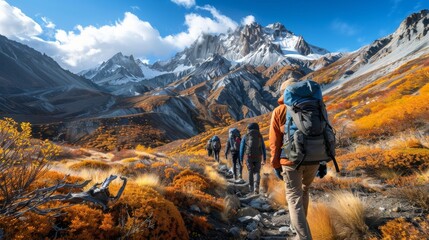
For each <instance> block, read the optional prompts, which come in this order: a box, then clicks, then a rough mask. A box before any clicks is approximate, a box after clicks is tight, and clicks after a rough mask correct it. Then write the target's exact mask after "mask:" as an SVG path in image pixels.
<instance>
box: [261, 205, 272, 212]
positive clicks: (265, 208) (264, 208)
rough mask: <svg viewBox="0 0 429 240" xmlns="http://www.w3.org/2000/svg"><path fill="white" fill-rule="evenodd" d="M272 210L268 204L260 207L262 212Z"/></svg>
mask: <svg viewBox="0 0 429 240" xmlns="http://www.w3.org/2000/svg"><path fill="white" fill-rule="evenodd" d="M272 209H273V208H272V207H271V205H269V204H264V205H262V210H264V211H267V212H268V211H271V210H272Z"/></svg>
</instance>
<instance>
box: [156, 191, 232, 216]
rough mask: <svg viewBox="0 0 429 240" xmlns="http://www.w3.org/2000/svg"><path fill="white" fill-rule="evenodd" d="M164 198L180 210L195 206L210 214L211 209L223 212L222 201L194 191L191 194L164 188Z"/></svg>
mask: <svg viewBox="0 0 429 240" xmlns="http://www.w3.org/2000/svg"><path fill="white" fill-rule="evenodd" d="M164 195H165V198H167V199H168V200H170V201H172V202H173V203H174V204H175V205H176V206H178V207H179V208H181V209H189V207H190V206H192V205H196V206H198V207H199V208H200V209H201V210H202V211H203V212H206V213H210V212H211V210H212V209H216V210H218V211H223V210H224V205H223V200H222V199H219V198H216V197H213V196H211V195H209V194H207V193H204V192H201V191H198V190H194V191H192V192H183V191H182V190H181V189H177V188H175V187H166V188H165V193H164Z"/></svg>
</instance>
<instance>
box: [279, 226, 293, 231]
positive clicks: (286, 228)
mask: <svg viewBox="0 0 429 240" xmlns="http://www.w3.org/2000/svg"><path fill="white" fill-rule="evenodd" d="M289 230H290V228H289V227H288V226H284V227H281V228H279V232H281V233H287V232H289Z"/></svg>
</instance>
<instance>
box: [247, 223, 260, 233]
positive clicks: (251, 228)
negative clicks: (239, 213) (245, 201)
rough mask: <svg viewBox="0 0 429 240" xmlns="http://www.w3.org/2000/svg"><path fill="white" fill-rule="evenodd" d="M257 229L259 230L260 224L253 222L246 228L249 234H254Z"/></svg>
mask: <svg viewBox="0 0 429 240" xmlns="http://www.w3.org/2000/svg"><path fill="white" fill-rule="evenodd" d="M256 229H258V223H257V222H251V223H249V224H247V226H246V230H247V231H249V232H252V231H254V230H256Z"/></svg>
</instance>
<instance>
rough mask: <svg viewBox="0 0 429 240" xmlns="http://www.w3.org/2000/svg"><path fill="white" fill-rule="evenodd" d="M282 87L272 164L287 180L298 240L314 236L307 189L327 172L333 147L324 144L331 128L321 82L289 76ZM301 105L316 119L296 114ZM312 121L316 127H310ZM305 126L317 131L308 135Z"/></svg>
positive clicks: (274, 126) (273, 130) (273, 119)
mask: <svg viewBox="0 0 429 240" xmlns="http://www.w3.org/2000/svg"><path fill="white" fill-rule="evenodd" d="M283 90H284V94H283V95H282V96H281V97H280V99H279V100H278V103H279V104H280V106H278V107H277V108H275V109H274V111H273V114H272V117H271V124H270V132H269V141H270V149H271V165H272V167H273V168H274V172H275V175H276V176H277V177H278V178H279V179H281V180H284V182H285V188H286V200H287V203H288V208H289V213H290V220H291V228H294V229H295V231H296V233H297V235H296V237H295V239H312V237H311V232H310V229H309V227H308V223H307V219H306V216H307V211H308V203H309V192H308V191H309V187H310V185H311V183H312V182H313V180H314V178H315V176H316V175H318V176H319V177H321V178H322V177H323V176H325V175H326V161H329V159H330V156H327V155H328V154H330V153H328V152H327V151H326V148H328V147H329V148H331V146H326V145H325V144H327V143H326V142H327V141H326V140H325V139H326V135H327V134H325V132H328V129H331V128H330V124H329V121H328V120H327V114H326V109H325V107H324V104H323V99H322V91H321V89H320V86H319V84H317V83H316V82H314V81H311V80H306V81H301V82H297V81H296V80H295V79H288V80H287V81H286V82H284V83H283V84H282V86H281V91H280V92H281V93H282V92H283ZM311 104H315V105H311ZM322 105H323V107H322ZM308 106H309V107H308ZM300 107H302V108H306V109H311V110H308V112H311V113H314V114H310V116H316V118H314V119H313V118H311V121H310V120H309V119H307V118H306V117H307V116H305V114H306V113H304V112H301V113H297V112H298V111H299V109H300ZM312 110H314V111H315V112H312ZM323 111H324V113H323ZM296 116H298V117H296ZM303 118H306V120H308V121H306V122H305V123H303V122H302V121H300V120H302V119H303ZM295 121H296V122H295ZM297 122H298V123H297ZM313 122H314V126H311V125H312V123H313ZM303 125H306V126H307V125H310V126H307V127H308V128H309V129H311V130H314V131H313V132H311V134H308V135H307V134H304V133H303V132H302V131H304V132H305V133H308V132H307V131H306V130H308V129H307V128H305V127H304V129H303ZM317 131H319V132H317ZM316 132H317V134H318V135H317V134H316ZM313 133H314V134H313ZM332 134H333V132H332ZM316 135H317V137H315V136H316ZM330 137H331V135H330ZM334 137H335V136H334ZM313 140H316V141H313ZM317 140H320V141H317ZM330 140H331V139H330ZM320 142H322V145H321V146H319V145H320V144H319V143H320ZM305 150H307V151H305ZM332 158H333V156H332ZM334 163H335V162H334ZM336 167H337V166H336ZM337 171H338V170H337Z"/></svg>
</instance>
